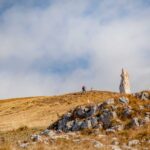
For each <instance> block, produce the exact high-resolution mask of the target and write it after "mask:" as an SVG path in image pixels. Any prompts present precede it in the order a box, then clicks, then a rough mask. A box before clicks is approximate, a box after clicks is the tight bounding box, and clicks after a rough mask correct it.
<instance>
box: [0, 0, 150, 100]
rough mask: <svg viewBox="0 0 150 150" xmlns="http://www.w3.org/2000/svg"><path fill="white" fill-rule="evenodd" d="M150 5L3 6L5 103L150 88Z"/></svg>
mask: <svg viewBox="0 0 150 150" xmlns="http://www.w3.org/2000/svg"><path fill="white" fill-rule="evenodd" d="M149 15H150V3H149V1H144V2H143V1H142V0H132V1H131V0H126V1H123V2H122V1H119V0H109V1H104V0H102V1H98V0H92V1H91V0H83V1H81V0H55V1H52V0H44V1H41V0H39V1H35V0H30V1H28V0H27V1H18V0H15V1H14V0H13V1H11V0H10V1H7V2H6V1H3V0H1V1H0V98H10V97H22V96H34V95H54V94H62V93H66V92H73V91H79V90H80V88H81V86H82V85H83V84H84V85H86V86H87V87H88V88H91V87H92V88H94V89H98V90H111V91H118V85H119V82H120V72H121V69H122V67H124V68H126V69H127V70H128V71H129V74H130V80H131V86H132V91H133V92H135V91H139V90H145V89H149V88H150V79H149V77H150V67H149V66H150V59H149V58H150V42H149V39H150V19H149Z"/></svg>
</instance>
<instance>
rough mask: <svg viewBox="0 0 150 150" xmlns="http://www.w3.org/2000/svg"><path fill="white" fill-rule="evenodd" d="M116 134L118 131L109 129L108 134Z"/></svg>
mask: <svg viewBox="0 0 150 150" xmlns="http://www.w3.org/2000/svg"><path fill="white" fill-rule="evenodd" d="M115 132H116V130H114V129H107V130H106V133H115Z"/></svg>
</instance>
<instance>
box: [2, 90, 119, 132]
mask: <svg viewBox="0 0 150 150" xmlns="http://www.w3.org/2000/svg"><path fill="white" fill-rule="evenodd" d="M115 96H118V94H117V93H112V92H100V91H92V92H87V93H85V94H82V93H72V94H66V95H62V96H43V97H30V98H17V99H9V100H1V101H0V131H8V130H12V129H17V128H19V127H21V126H28V127H30V128H32V127H48V126H49V125H50V124H51V123H53V122H54V121H56V120H57V119H58V117H59V116H61V115H62V114H64V113H66V112H67V111H69V110H70V109H73V108H75V107H76V106H77V105H83V104H87V103H89V102H90V103H95V102H96V103H98V102H101V101H104V100H105V99H107V98H110V97H115Z"/></svg>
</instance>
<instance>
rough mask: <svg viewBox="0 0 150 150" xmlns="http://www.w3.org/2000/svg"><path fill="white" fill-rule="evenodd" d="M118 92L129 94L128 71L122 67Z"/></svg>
mask: <svg viewBox="0 0 150 150" xmlns="http://www.w3.org/2000/svg"><path fill="white" fill-rule="evenodd" d="M119 90H120V93H125V94H130V93H131V90H130V82H129V75H128V72H127V71H125V70H124V69H122V73H121V82H120V86H119Z"/></svg>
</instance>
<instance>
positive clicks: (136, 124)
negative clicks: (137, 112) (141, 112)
mask: <svg viewBox="0 0 150 150" xmlns="http://www.w3.org/2000/svg"><path fill="white" fill-rule="evenodd" d="M130 125H131V127H139V126H140V124H139V119H138V118H136V117H134V118H133V119H132V120H131V123H130Z"/></svg>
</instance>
